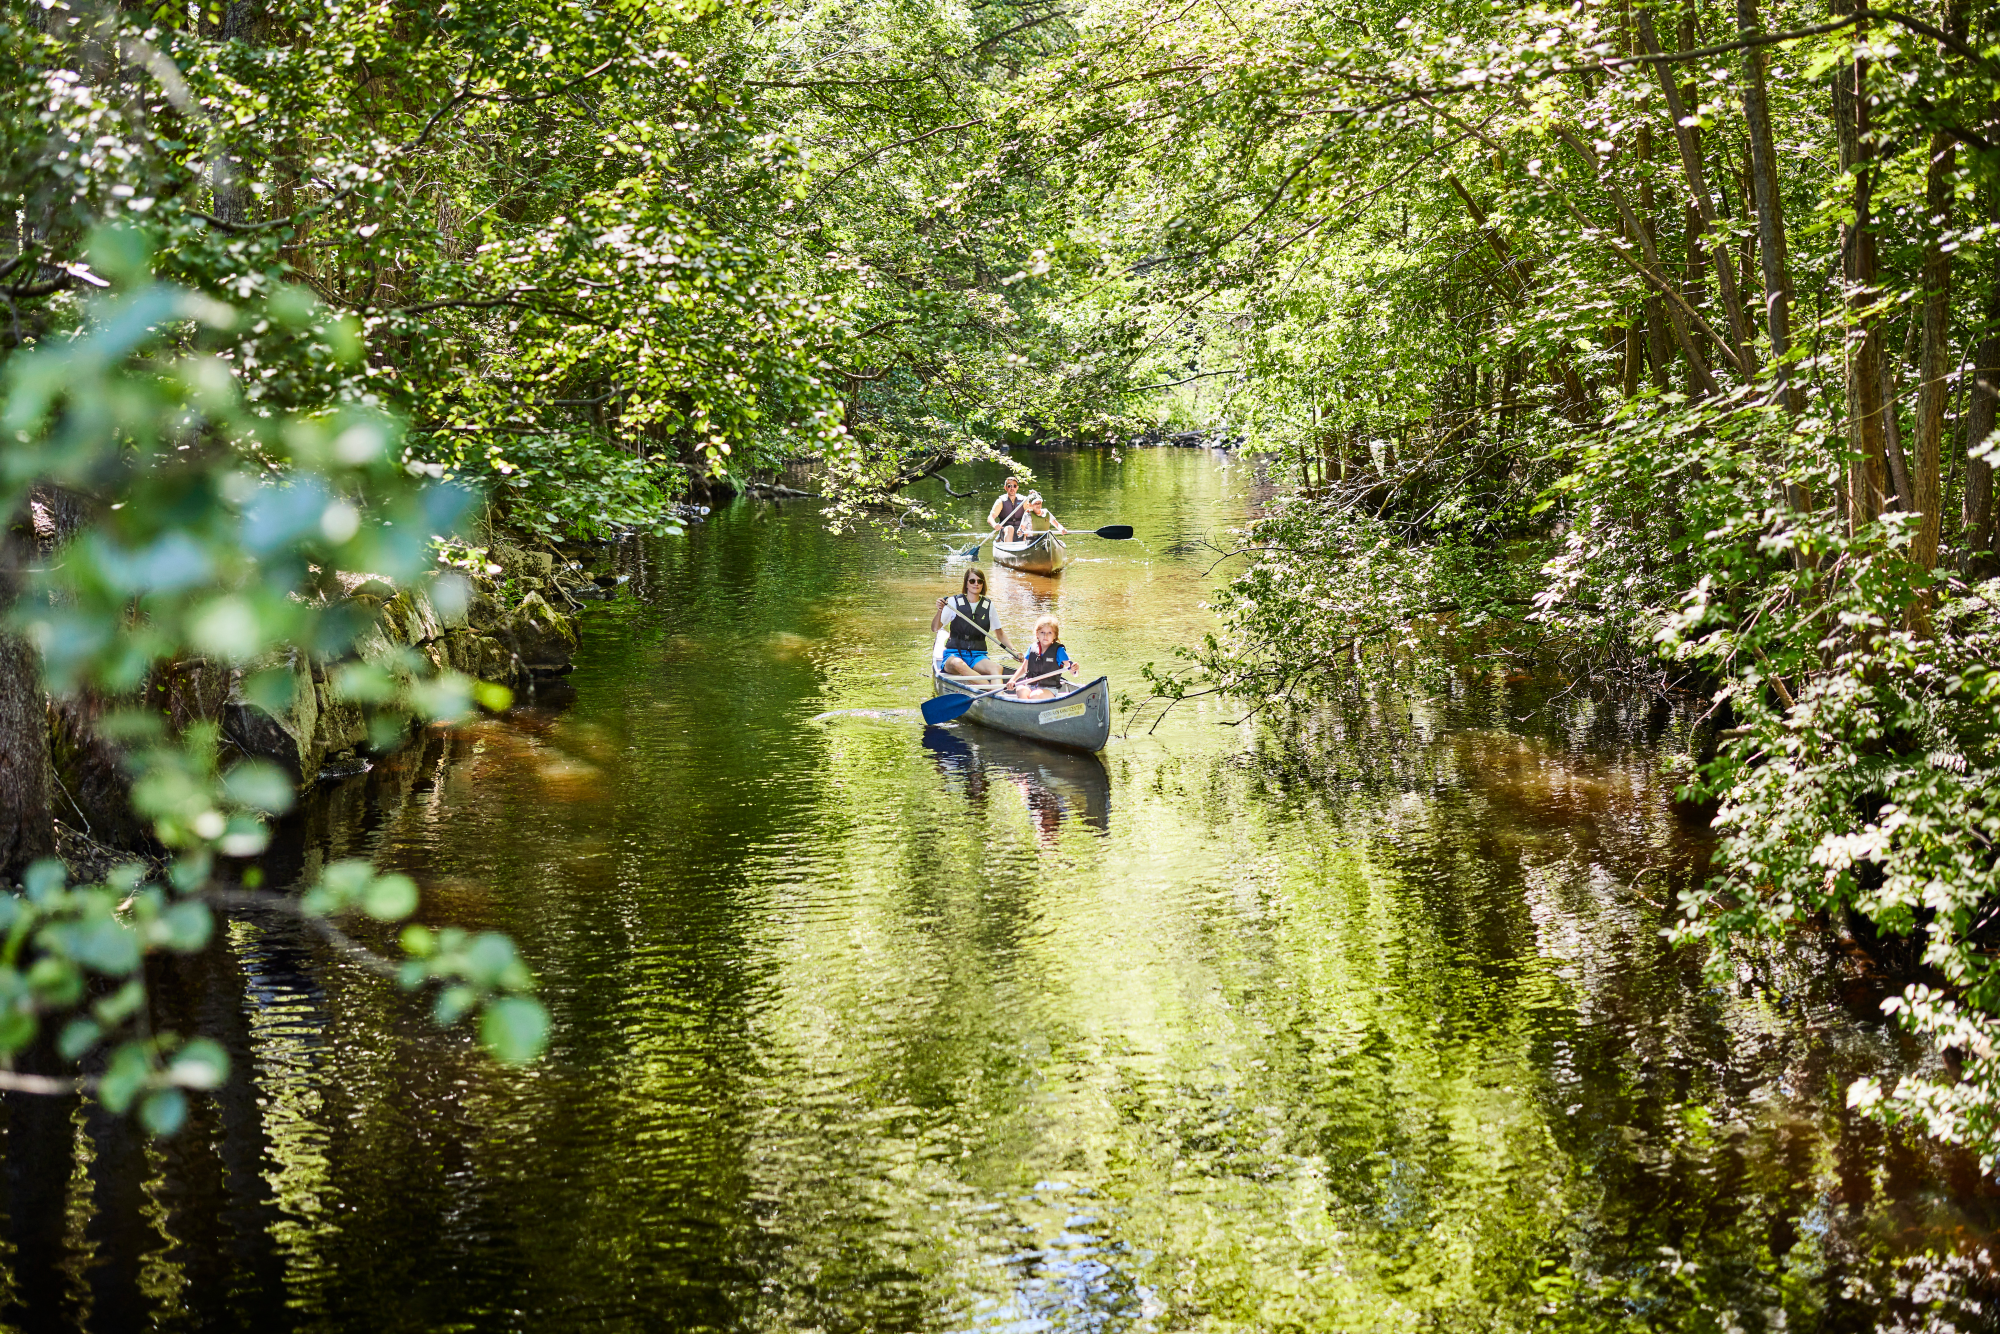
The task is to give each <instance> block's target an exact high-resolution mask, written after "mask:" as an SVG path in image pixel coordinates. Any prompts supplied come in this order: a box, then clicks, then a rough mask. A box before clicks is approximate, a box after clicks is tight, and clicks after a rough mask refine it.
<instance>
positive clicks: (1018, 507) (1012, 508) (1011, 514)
mask: <svg viewBox="0 0 2000 1334" xmlns="http://www.w3.org/2000/svg"><path fill="white" fill-rule="evenodd" d="M1027 512H1028V502H1027V501H1025V500H1023V499H1021V498H1020V497H1019V496H1015V497H1014V498H1013V499H1012V500H1009V499H1008V498H1007V497H1006V495H1005V494H1002V495H1001V497H1000V526H1001V527H1002V528H1013V527H1017V526H1018V525H1019V524H1020V522H1021V516H1022V515H1023V514H1026V513H1027Z"/></svg>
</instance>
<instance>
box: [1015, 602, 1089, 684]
mask: <svg viewBox="0 0 2000 1334" xmlns="http://www.w3.org/2000/svg"><path fill="white" fill-rule="evenodd" d="M1078 670H1079V669H1078V667H1077V665H1076V659H1075V658H1072V657H1070V655H1069V650H1068V649H1066V648H1064V647H1063V644H1062V622H1061V621H1059V620H1057V619H1056V618H1055V617H1053V616H1044V617H1042V619H1041V620H1039V621H1036V622H1035V646H1034V647H1033V648H1031V649H1029V650H1028V656H1027V657H1026V658H1023V659H1022V660H1021V665H1020V666H1019V667H1017V668H1015V669H1014V675H1013V676H1011V677H1009V678H1008V680H1007V689H1008V690H1009V691H1010V692H1011V693H1012V694H1013V695H1014V696H1015V697H1016V698H1018V699H1054V698H1055V697H1056V696H1057V695H1060V694H1062V693H1063V691H1064V690H1065V689H1067V688H1068V687H1066V686H1065V685H1064V684H1063V680H1062V673H1064V672H1068V673H1069V674H1070V675H1071V676H1075V675H1076V674H1077V671H1078Z"/></svg>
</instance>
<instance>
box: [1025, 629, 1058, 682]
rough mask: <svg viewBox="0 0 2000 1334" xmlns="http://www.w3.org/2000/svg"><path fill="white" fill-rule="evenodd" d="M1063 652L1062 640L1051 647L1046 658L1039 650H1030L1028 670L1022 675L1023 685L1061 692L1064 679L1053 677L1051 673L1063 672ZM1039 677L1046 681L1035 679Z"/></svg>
mask: <svg viewBox="0 0 2000 1334" xmlns="http://www.w3.org/2000/svg"><path fill="white" fill-rule="evenodd" d="M1062 651H1063V646H1062V641H1061V640H1060V639H1058V640H1057V641H1056V642H1055V643H1053V644H1051V645H1049V651H1048V654H1047V655H1046V656H1044V655H1043V653H1042V651H1041V649H1039V648H1031V649H1029V650H1028V659H1027V661H1028V670H1027V671H1026V672H1024V673H1022V675H1021V684H1022V685H1024V686H1029V687H1031V688H1033V689H1035V690H1061V689H1062V688H1063V682H1062V678H1061V677H1060V676H1052V675H1050V673H1052V672H1056V671H1059V670H1061V668H1062ZM1038 676H1039V677H1044V678H1046V679H1044V680H1040V681H1038V680H1036V679H1035V678H1036V677H1038Z"/></svg>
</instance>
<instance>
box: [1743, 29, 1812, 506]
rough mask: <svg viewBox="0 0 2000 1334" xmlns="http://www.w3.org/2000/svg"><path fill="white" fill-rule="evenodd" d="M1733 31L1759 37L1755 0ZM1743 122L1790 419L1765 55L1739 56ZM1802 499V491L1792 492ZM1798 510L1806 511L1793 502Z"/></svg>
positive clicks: (1784, 286)
mask: <svg viewBox="0 0 2000 1334" xmlns="http://www.w3.org/2000/svg"><path fill="white" fill-rule="evenodd" d="M1736 26H1737V27H1738V28H1740V29H1742V31H1743V33H1744V35H1746V36H1749V35H1754V34H1756V33H1758V32H1760V31H1761V25H1760V24H1759V23H1758V21H1757V0H1736ZM1743 63H1744V78H1743V120H1744V123H1745V126H1746V128H1747V129H1748V130H1749V134H1750V192H1751V197H1752V199H1753V201H1754V202H1755V205H1756V209H1757V256H1758V260H1759V262H1760V263H1761V265H1762V268H1763V272H1764V327H1765V331H1766V333H1767V334H1768V335H1769V337H1770V340H1771V359H1772V360H1773V361H1775V362H1777V363H1778V383H1779V386H1780V391H1781V393H1782V396H1783V399H1784V403H1785V406H1786V407H1787V408H1789V409H1790V410H1791V413H1792V415H1793V416H1794V417H1796V416H1798V415H1799V414H1800V413H1802V412H1804V411H1805V410H1806V396H1805V391H1804V390H1803V389H1801V388H1800V387H1799V386H1798V384H1797V382H1796V380H1795V378H1794V376H1793V375H1792V370H1791V367H1790V365H1788V364H1787V361H1786V358H1787V355H1788V354H1789V353H1790V351H1791V348H1792V313H1791V311H1792V275H1791V270H1790V266H1789V264H1788V262H1787V259H1786V256H1785V213H1784V200H1783V197H1782V196H1781V195H1780V194H1779V193H1778V158H1777V146H1776V144H1775V143H1774V142H1773V140H1772V138H1771V107H1770V98H1769V96H1768V94H1767V93H1766V91H1765V87H1764V51H1763V48H1762V47H1752V48H1751V49H1750V50H1749V51H1747V52H1745V53H1744V62H1743ZM1795 489H1796V490H1798V491H1799V493H1800V494H1801V495H1802V496H1803V495H1804V494H1805V493H1804V489H1803V488H1795ZM1794 503H1795V504H1799V507H1800V508H1801V509H1807V508H1810V507H1811V502H1810V498H1809V497H1807V498H1806V500H1805V501H1804V503H1800V502H1799V501H1796V500H1795V501H1794Z"/></svg>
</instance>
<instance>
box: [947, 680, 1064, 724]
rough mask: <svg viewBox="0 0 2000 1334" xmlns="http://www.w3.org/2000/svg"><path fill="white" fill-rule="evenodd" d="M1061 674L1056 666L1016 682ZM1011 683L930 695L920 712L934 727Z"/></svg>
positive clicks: (997, 692)
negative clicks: (970, 691) (966, 692)
mask: <svg viewBox="0 0 2000 1334" xmlns="http://www.w3.org/2000/svg"><path fill="white" fill-rule="evenodd" d="M1062 674H1063V668H1061V667H1058V668H1056V669H1055V670H1054V671H1052V672H1044V673H1042V674H1041V675H1040V676H1031V677H1029V678H1028V679H1027V680H1026V681H1022V682H1019V683H1018V684H1020V685H1029V684H1031V683H1033V682H1035V681H1046V680H1048V679H1049V678H1050V677H1051V676H1061V675H1062ZM1011 684H1014V683H1012V682H1009V683H1006V684H1002V685H997V686H995V687H993V689H991V690H982V691H980V692H979V693H978V694H976V695H961V694H958V693H957V692H953V693H952V694H949V695H932V696H931V697H930V698H929V699H927V700H925V701H924V703H923V708H922V709H921V710H920V712H922V714H923V715H924V721H925V722H926V723H928V724H929V725H931V726H933V727H935V726H936V725H937V724H939V723H948V722H950V721H951V720H952V719H954V718H956V717H958V716H959V715H960V714H962V713H964V712H965V711H966V710H967V709H969V708H971V707H972V706H973V705H974V704H976V703H978V702H979V701H980V700H982V699H986V698H987V697H988V696H991V695H997V694H999V693H1000V692H1001V691H1003V690H1005V689H1007V688H1008V685H1011Z"/></svg>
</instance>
